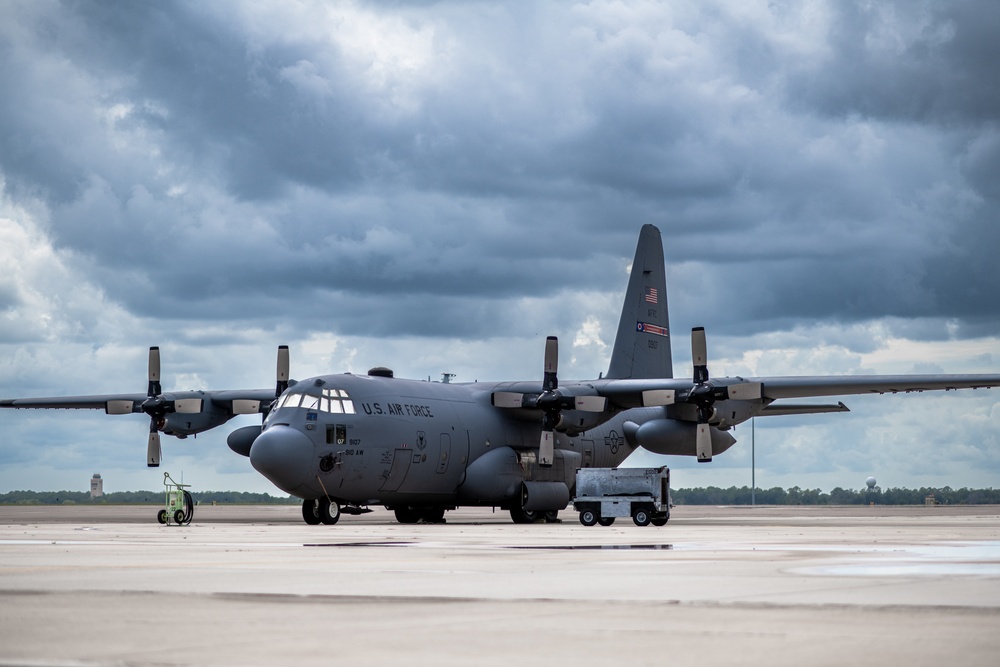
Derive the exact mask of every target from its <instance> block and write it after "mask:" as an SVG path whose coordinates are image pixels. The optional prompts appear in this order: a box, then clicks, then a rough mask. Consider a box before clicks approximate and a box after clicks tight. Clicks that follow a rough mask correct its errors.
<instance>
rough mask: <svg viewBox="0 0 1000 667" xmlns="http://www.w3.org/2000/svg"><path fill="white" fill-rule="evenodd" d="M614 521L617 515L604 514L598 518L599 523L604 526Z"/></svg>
mask: <svg viewBox="0 0 1000 667" xmlns="http://www.w3.org/2000/svg"><path fill="white" fill-rule="evenodd" d="M614 522H615V517H613V516H602V517H601V518H600V519H598V520H597V523H599V524H601V525H602V526H610V525H611V524H613V523H614Z"/></svg>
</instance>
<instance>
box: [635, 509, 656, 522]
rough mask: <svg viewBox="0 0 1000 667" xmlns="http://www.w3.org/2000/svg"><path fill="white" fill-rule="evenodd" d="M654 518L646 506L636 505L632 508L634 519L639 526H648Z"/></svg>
mask: <svg viewBox="0 0 1000 667" xmlns="http://www.w3.org/2000/svg"><path fill="white" fill-rule="evenodd" d="M652 518H653V517H652V516H651V515H650V513H649V510H648V509H646V508H645V507H635V508H633V509H632V521H633V522H634V523H635V525H637V526H648V525H649V522H650V521H651V520H652Z"/></svg>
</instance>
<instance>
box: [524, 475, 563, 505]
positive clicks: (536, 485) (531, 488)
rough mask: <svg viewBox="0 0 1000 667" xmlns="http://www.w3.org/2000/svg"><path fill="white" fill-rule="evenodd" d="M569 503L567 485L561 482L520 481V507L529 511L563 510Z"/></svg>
mask: <svg viewBox="0 0 1000 667" xmlns="http://www.w3.org/2000/svg"><path fill="white" fill-rule="evenodd" d="M567 505H569V487H568V486H566V484H564V483H563V482H522V483H521V509H524V510H528V511H531V512H548V511H552V510H564V509H566V506H567Z"/></svg>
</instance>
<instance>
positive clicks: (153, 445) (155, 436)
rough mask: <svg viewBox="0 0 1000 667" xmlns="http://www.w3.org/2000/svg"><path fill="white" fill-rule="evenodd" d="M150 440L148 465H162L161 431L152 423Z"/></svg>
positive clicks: (147, 449) (147, 456) (148, 444)
mask: <svg viewBox="0 0 1000 667" xmlns="http://www.w3.org/2000/svg"><path fill="white" fill-rule="evenodd" d="M149 429H150V430H149V441H148V442H147V443H146V465H147V466H148V467H150V468H158V467H160V433H159V431H157V430H156V426H155V425H153V424H150V427H149Z"/></svg>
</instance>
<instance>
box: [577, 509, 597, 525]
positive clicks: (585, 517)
mask: <svg viewBox="0 0 1000 667" xmlns="http://www.w3.org/2000/svg"><path fill="white" fill-rule="evenodd" d="M580 523H582V524H583V525H585V526H593V525H594V524H595V523H597V512H595V511H594V510H591V509H586V510H580Z"/></svg>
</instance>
